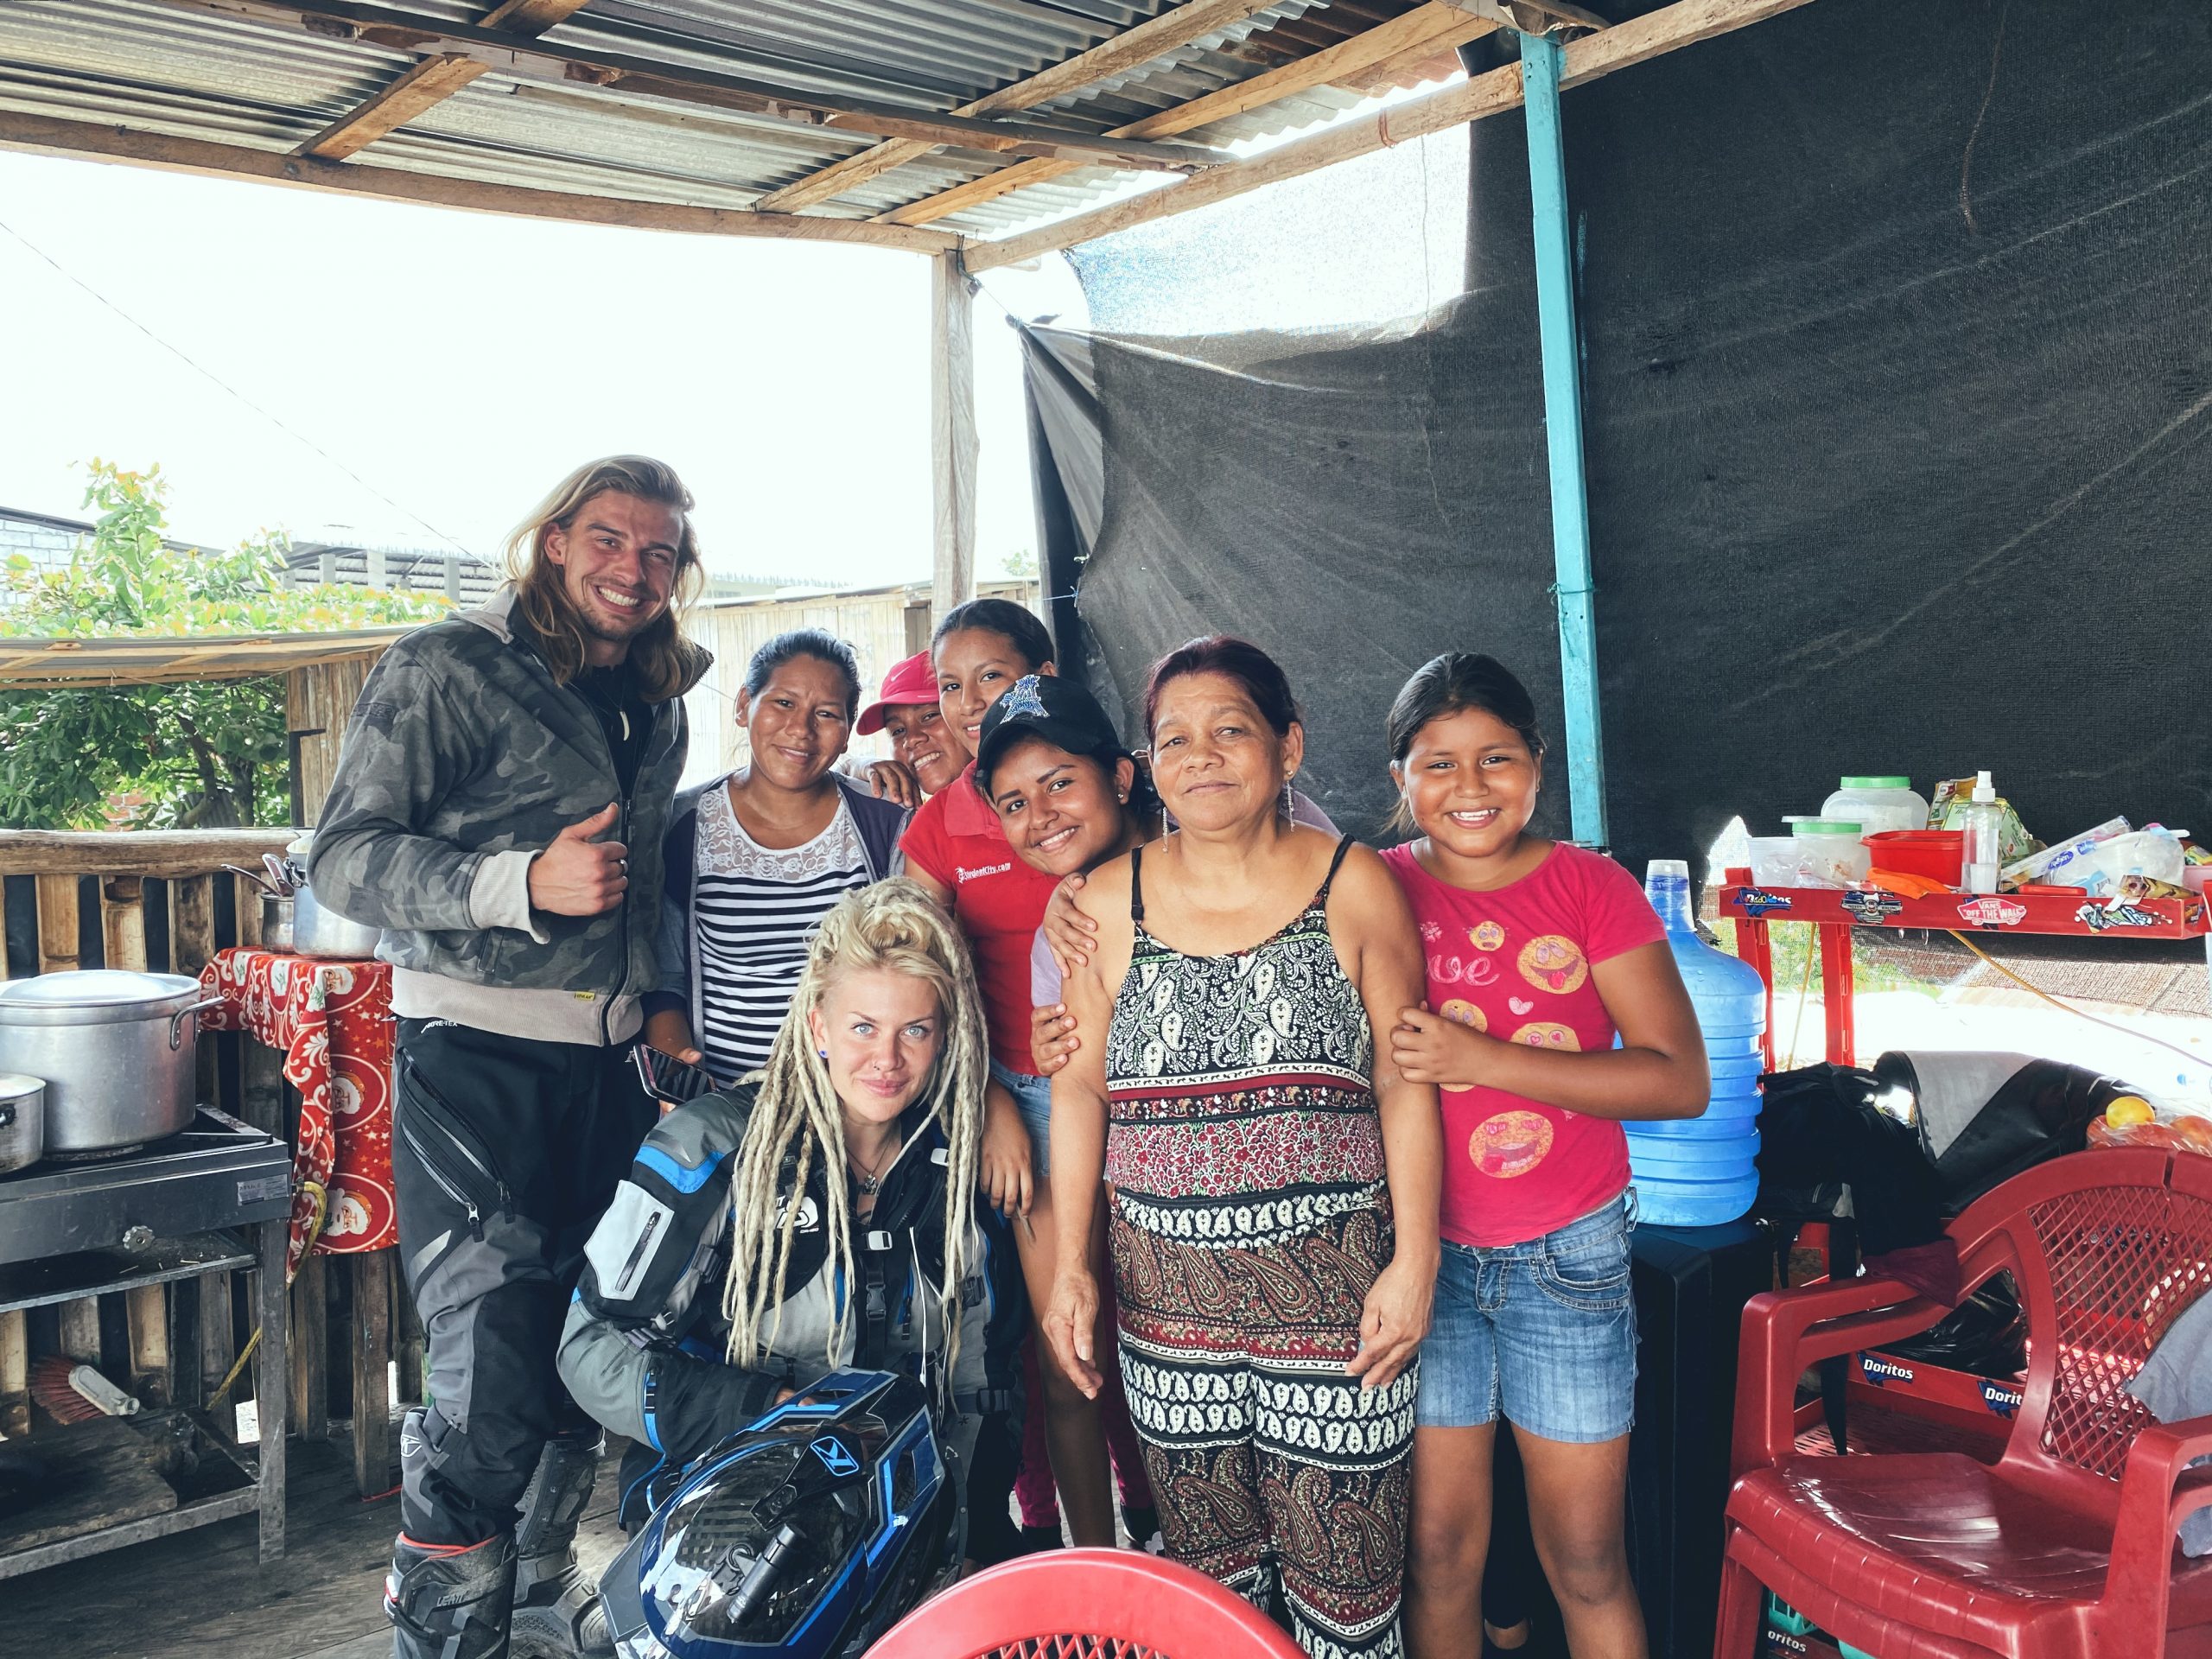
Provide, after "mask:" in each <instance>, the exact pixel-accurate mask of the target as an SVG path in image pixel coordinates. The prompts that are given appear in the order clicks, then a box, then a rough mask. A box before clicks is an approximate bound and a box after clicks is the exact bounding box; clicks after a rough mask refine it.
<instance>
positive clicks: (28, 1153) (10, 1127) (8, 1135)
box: [0, 1072, 46, 1175]
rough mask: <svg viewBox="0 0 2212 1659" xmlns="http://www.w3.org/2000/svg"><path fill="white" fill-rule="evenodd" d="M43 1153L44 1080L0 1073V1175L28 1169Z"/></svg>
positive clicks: (44, 1126) (44, 1131)
mask: <svg viewBox="0 0 2212 1659" xmlns="http://www.w3.org/2000/svg"><path fill="white" fill-rule="evenodd" d="M45 1154H46V1084H43V1083H42V1082H41V1081H40V1080H39V1079H38V1078H36V1077H20V1076H17V1075H16V1073H14V1072H8V1073H5V1074H0V1175H12V1174H14V1173H16V1171H17V1170H19V1169H29V1167H30V1166H32V1165H33V1164H35V1163H36V1162H38V1160H40V1159H41V1157H43V1156H44V1155H45Z"/></svg>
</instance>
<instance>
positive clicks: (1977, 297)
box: [1025, 0, 2212, 861]
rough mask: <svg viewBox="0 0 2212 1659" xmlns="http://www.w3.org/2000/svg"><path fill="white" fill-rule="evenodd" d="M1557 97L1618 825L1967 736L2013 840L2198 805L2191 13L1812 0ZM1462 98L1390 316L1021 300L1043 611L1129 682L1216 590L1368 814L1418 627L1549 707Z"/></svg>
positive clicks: (1532, 341)
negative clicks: (1405, 313) (2023, 824)
mask: <svg viewBox="0 0 2212 1659" xmlns="http://www.w3.org/2000/svg"><path fill="white" fill-rule="evenodd" d="M1617 10H1618V11H1620V12H1625V11H1626V10H1628V8H1618V9H1617ZM1565 124H1566V134H1567V168H1568V181H1569V188H1570V196H1571V208H1572V212H1573V232H1574V245H1575V248H1576V250H1577V257H1578V263H1579V266H1580V271H1579V280H1580V316H1581V326H1582V329H1583V335H1584V338H1583V342H1582V344H1583V352H1584V360H1585V387H1586V393H1585V396H1586V418H1587V427H1588V442H1587V449H1588V474H1589V490H1590V499H1591V512H1592V525H1593V543H1594V558H1595V563H1596V575H1597V586H1598V594H1597V601H1596V604H1597V616H1598V631H1599V652H1598V660H1599V669H1600V672H1601V676H1602V690H1603V712H1604V721H1605V737H1606V765H1607V774H1608V782H1609V785H1610V807H1611V838H1612V840H1613V842H1614V844H1615V846H1616V847H1617V848H1618V849H1619V850H1620V851H1621V852H1623V853H1624V855H1627V856H1628V857H1629V858H1630V861H1635V860H1637V859H1642V858H1644V857H1649V856H1681V855H1689V856H1693V857H1694V856H1696V855H1699V854H1700V853H1701V852H1702V851H1703V850H1704V849H1705V848H1706V847H1707V845H1709V844H1710V842H1711V841H1712V840H1713V836H1714V835H1715V834H1716V833H1717V831H1718V830H1719V829H1720V828H1721V827H1722V825H1723V824H1724V823H1726V819H1727V818H1728V817H1729V816H1730V815H1731V814H1732V813H1735V812H1738V811H1740V812H1743V813H1745V815H1746V816H1747V817H1749V818H1750V819H1751V822H1752V823H1753V825H1754V827H1755V828H1758V829H1770V828H1772V827H1773V826H1774V823H1775V821H1776V819H1777V817H1778V816H1779V815H1780V814H1781V813H1783V812H1784V811H1792V810H1795V811H1804V810H1813V809H1815V807H1817V805H1818V804H1819V802H1820V801H1821V798H1823V797H1824V796H1825V795H1826V793H1827V791H1830V790H1831V789H1833V788H1834V784H1835V779H1836V778H1837V777H1838V775H1840V774H1841V773H1845V772H1904V773H1909V774H1910V775H1911V776H1912V777H1913V778H1914V779H1915V780H1916V782H1918V783H1920V784H1921V785H1922V786H1923V788H1925V787H1926V785H1928V784H1929V783H1930V782H1932V781H1933V780H1935V779H1939V778H1944V777H1955V776H1958V775H1961V773H1964V772H1969V771H1971V770H1972V769H1974V768H1976V767H1983V766H1986V767H1989V768H1991V769H1992V770H1993V772H1994V773H1995V776H1996V781H1997V784H1998V785H1999V789H2000V790H2001V791H2003V792H2004V793H2005V795H2006V796H2008V797H2009V798H2011V799H2012V802H2013V803H2014V804H2015V805H2016V806H2017V807H2018V809H2019V810H2021V812H2022V813H2023V814H2024V817H2025V818H2026V820H2027V822H2028V823H2029V824H2030V826H2031V828H2032V829H2037V830H2038V831H2040V832H2041V833H2042V834H2044V836H2046V837H2055V836H2060V835H2064V834H2068V833H2071V832H2073V831H2075V830H2078V829H2083V828H2086V827H2088V825H2090V824H2092V823H2097V822H2100V821H2101V820H2102V819H2104V818H2106V817H2110V816H2111V815H2112V813H2113V812H2114V811H2126V812H2128V813H2129V814H2130V815H2131V816H2133V817H2135V818H2136V819H2137V820H2138V821H2139V822H2140V821H2143V820H2145V819H2148V818H2152V817H2158V818H2163V819H2164V821H2165V822H2167V823H2177V824H2183V825H2190V824H2194V825H2195V826H2196V827H2197V828H2200V829H2202V828H2207V827H2212V697H2208V696H2207V695H2206V691H2205V687H2204V683H2203V676H2202V671H2201V668H2200V666H2199V663H2200V660H2201V658H2202V645H2201V641H2200V638H2199V635H2200V633H2201V630H2202V623H2201V617H2202V610H2201V600H2202V593H2203V591H2204V582H2205V578H2206V576H2207V575H2208V567H2212V558H2208V554H2207V550H2206V545H2205V538H2204V537H2203V534H2202V525H2203V524H2204V523H2205V522H2206V521H2207V519H2208V518H2212V454H2208V449H2207V438H2208V433H2212V417H2209V416H2208V410H2212V327H2208V326H2207V325H2208V322H2212V260H2208V258H2207V257H2206V255H2207V251H2208V249H2212V188H2207V181H2208V180H2212V8H2207V7H2205V6H2203V5H2202V3H2201V0H2143V3H2139V4H2136V5H2131V6H2126V7H2120V8H2107V9H2104V10H2098V11H2095V12H2094V13H2090V12H2084V11H2083V10H2082V9H2081V8H2079V7H2078V6H2074V5H2069V4H2066V3H2063V0H1995V3H1983V0H1948V3H1937V4H1933V5H1929V6H1923V7H1916V8H1914V9H1913V10H1911V11H1910V14H1909V15H1901V14H1899V13H1898V12H1897V10H1896V9H1895V8H1894V7H1891V6H1887V5H1882V4H1878V3H1875V0H1822V3H1821V4H1820V5H1816V6H1806V7H1803V8H1802V9H1800V10H1796V11H1792V12H1789V13H1788V14H1786V15H1783V16H1779V17H1776V18H1773V19H1770V20H1769V21H1767V22H1762V23H1760V24H1758V26H1756V27H1754V28H1750V29H1743V30H1740V31H1738V32H1737V33H1734V34H1732V35H1726V36H1724V37H1721V38H1719V39H1716V40H1713V41H1707V42H1705V43H1703V44H1701V45H1699V46H1696V47H1694V48H1688V49H1686V50H1683V51H1681V52H1678V53H1675V54H1669V55H1668V56H1666V57H1663V58H1660V59H1657V60H1653V61H1651V62H1649V63H1645V64H1643V65H1641V66H1638V67H1636V68H1633V69H1630V70H1626V71H1624V72H1622V73H1618V74H1615V75H1612V76H1610V77H1608V78H1606V79H1603V80H1600V81H1598V82H1595V83H1592V85H1590V86H1586V87H1582V88H1579V89H1576V90H1573V91H1572V92H1569V94H1568V95H1567V99H1566V101H1565ZM1471 144H1472V150H1473V164H1472V168H1471V231H1470V250H1471V252H1470V291H1469V293H1468V294H1467V295H1466V296H1465V297H1464V298H1463V299H1461V300H1459V301H1458V302H1454V303H1453V304H1452V305H1451V306H1449V307H1446V308H1444V309H1442V310H1441V311H1440V312H1438V313H1437V314H1435V315H1433V316H1432V317H1430V318H1428V319H1427V320H1426V321H1425V323H1424V325H1423V326H1421V327H1417V328H1414V330H1413V331H1412V332H1410V333H1401V334H1397V335H1395V336H1392V335H1389V334H1384V333H1378V332H1374V331H1370V332H1364V333H1362V332H1351V331H1338V332H1332V333H1325V334H1300V335H1287V334H1272V335H1270V334H1245V335H1235V336H1223V337H1216V338H1211V339H1204V340H1191V339H1184V340H1146V339H1139V338H1132V337H1114V336H1109V335H1103V334H1101V335H1087V336H1086V335H1077V334H1068V333H1065V332H1063V331H1055V330H1051V329H1042V328H1033V329H1030V330H1027V332H1026V334H1025V345H1026V354H1027V364H1028V371H1029V375H1028V380H1029V386H1030V389H1031V392H1032V395H1033V399H1034V410H1035V418H1034V419H1033V432H1034V433H1036V434H1038V435H1039V436H1040V438H1041V439H1042V441H1043V442H1045V444H1046V447H1047V448H1048V450H1049V455H1048V457H1046V458H1043V459H1042V460H1041V461H1040V472H1041V471H1043V470H1045V468H1046V467H1049V469H1050V472H1051V476H1050V478H1049V479H1040V505H1043V506H1045V507H1046V509H1047V523H1046V528H1045V531H1044V535H1043V540H1042V543H1041V544H1042V545H1043V546H1044V547H1045V548H1046V555H1047V559H1048V566H1047V570H1048V575H1049V576H1050V577H1051V579H1052V589H1053V591H1055V592H1065V591H1068V590H1070V589H1071V588H1072V589H1073V590H1075V591H1076V592H1077V601H1076V605H1075V607H1074V608H1075V609H1077V610H1078V611H1079V612H1080V617H1081V622H1082V625H1083V632H1084V638H1083V639H1082V640H1081V641H1080V642H1079V643H1078V644H1077V645H1076V646H1075V647H1074V648H1072V649H1071V648H1070V645H1069V644H1068V642H1066V641H1064V642H1063V651H1064V654H1065V656H1066V657H1067V658H1069V659H1070V660H1071V661H1077V662H1081V663H1083V664H1084V666H1085V668H1086V670H1087V671H1088V672H1089V673H1090V676H1091V678H1092V683H1093V686H1094V689H1095V690H1098V691H1099V692H1100V693H1101V695H1102V696H1103V698H1105V700H1106V701H1107V703H1108V707H1109V709H1115V708H1116V707H1117V706H1118V707H1120V708H1122V709H1127V708H1128V707H1129V706H1130V705H1131V704H1132V703H1133V702H1134V701H1135V696H1136V694H1137V692H1138V690H1139V689H1140V684H1141V672H1142V670H1143V667H1144V665H1145V664H1147V662H1148V661H1149V660H1150V659H1151V658H1154V656H1156V655H1157V654H1158V653H1160V652H1161V651H1163V650H1165V649H1167V648H1169V647H1171V646H1173V645H1176V644H1178V643H1179V642H1180V641H1181V640H1183V639H1185V638H1188V637H1189V636H1191V635H1192V634H1195V633H1198V632H1205V631H1208V630H1211V629H1215V628H1223V629H1229V630H1233V631H1236V632H1243V633H1246V634H1248V635H1249V636H1250V637H1252V638H1253V639H1256V640H1257V641H1258V642H1259V643H1261V644H1262V645H1265V646H1267V647H1268V648H1269V649H1270V650H1272V651H1274V652H1276V653H1277V654H1278V655H1279V656H1280V657H1281V658H1282V660H1283V661H1284V663H1285V664H1286V666H1287V667H1288V669H1289V670H1290V671H1291V674H1292V677H1293V681H1294V684H1295V685H1296V687H1297V689H1298V690H1299V692H1300V696H1301V697H1302V699H1303V700H1304V702H1305V703H1306V709H1307V714H1308V718H1309V724H1310V725H1311V726H1312V727H1313V733H1314V736H1315V738H1316V740H1317V741H1316V742H1315V744H1314V746H1313V751H1312V759H1311V760H1309V762H1308V768H1307V772H1306V779H1307V780H1310V781H1309V782H1308V784H1307V786H1308V787H1309V789H1310V790H1311V791H1312V792H1313V793H1314V794H1315V795H1316V796H1317V798H1319V800H1320V802H1321V804H1322V805H1323V806H1324V807H1325V808H1326V810H1328V811H1329V813H1330V815H1331V816H1332V817H1334V818H1336V819H1337V821H1338V822H1339V823H1343V824H1344V825H1345V826H1346V827H1348V828H1350V829H1355V830H1357V831H1359V832H1360V833H1362V834H1364V835H1370V836H1371V835H1373V834H1375V833H1376V830H1377V829H1379V827H1380V824H1381V822H1382V819H1383V817H1384V815H1385V812H1386V810H1387V807H1388V804H1389V785H1388V781H1387V778H1386V776H1385V773H1384V765H1383V763H1384V756H1383V743H1382V721H1383V711H1384V709H1386V708H1387V706H1388V704H1389V699H1390V696H1391V695H1392V694H1393V692H1394V691H1395V690H1396V688H1397V687H1398V685H1399V684H1400V683H1402V680H1403V678H1404V677H1405V676H1406V674H1407V673H1408V671H1410V670H1411V669H1412V668H1414V666H1415V665H1417V664H1419V663H1420V662H1421V661H1422V660H1423V659H1425V658H1427V657H1428V656H1429V655H1430V654H1432V653H1433V652H1437V651H1440V650H1443V649H1446V648H1448V647H1465V648H1474V649H1481V650H1486V651H1489V652H1492V653H1494V654H1495V655H1497V656H1498V657H1500V658H1503V660H1505V661H1506V662H1507V663H1509V664H1511V665H1513V666H1514V667H1515V668H1516V670H1518V671H1520V672H1521V674H1522V677H1524V678H1525V679H1526V680H1527V681H1528V682H1529V686H1530V688H1531V690H1533V691H1534V692H1535V696H1536V700H1537V706H1538V709H1539V711H1540V714H1541V718H1542V721H1543V723H1544V726H1545V728H1546V730H1547V731H1548V733H1550V734H1552V735H1553V738H1554V745H1555V746H1556V744H1557V741H1558V739H1559V735H1560V730H1561V728H1560V693H1559V686H1558V647H1557V640H1556V623H1555V620H1554V613H1553V610H1552V605H1551V601H1550V597H1549V594H1548V587H1549V584H1550V582H1551V580H1552V552H1551V530H1550V518H1549V506H1548V491H1547V487H1546V482H1545V461H1544V448H1543V420H1542V416H1543V404H1542V394H1541V381H1540V376H1539V363H1538V356H1537V337H1536V332H1535V294H1534V277H1533V270H1532V261H1531V257H1530V253H1529V184H1528V173H1527V164H1526V150H1525V142H1524V138H1523V134H1522V123H1521V120H1520V118H1518V117H1517V116H1515V115H1510V114H1508V115H1503V116H1500V117H1497V118H1491V119H1490V120H1486V121H1483V122H1479V123H1477V124H1475V126H1474V128H1473V129H1472V137H1471ZM1172 279H1173V273H1172V272H1163V273H1162V280H1172ZM1284 280H1287V281H1289V280H1295V274H1294V273H1286V274H1285V277H1284ZM1062 608H1063V611H1065V608H1066V607H1062ZM1058 620H1061V621H1062V622H1063V625H1064V626H1065V622H1066V620H1067V619H1066V618H1065V616H1062V617H1061V618H1059V619H1058ZM1128 724H1129V722H1128V721H1127V720H1126V719H1125V721H1124V726H1125V730H1127V728H1128ZM1129 734H1130V735H1131V736H1136V735H1137V734H1135V733H1134V732H1131V733H1129ZM1562 761H1563V757H1556V758H1555V760H1554V766H1553V768H1552V771H1551V773H1550V783H1549V787H1548V791H1547V799H1546V803H1545V807H1544V810H1543V811H1542V813H1541V815H1540V817H1539V820H1538V823H1539V827H1540V828H1546V829H1560V828H1563V826H1564V821H1565V811H1564V808H1565V802H1564V796H1565V792H1566V791H1565V777H1564V771H1565V768H1564V766H1563V764H1561V762H1562Z"/></svg>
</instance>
